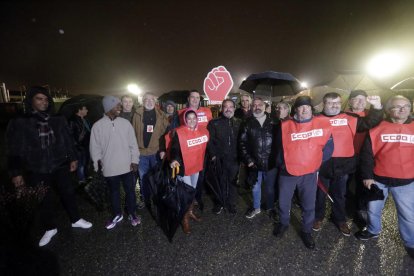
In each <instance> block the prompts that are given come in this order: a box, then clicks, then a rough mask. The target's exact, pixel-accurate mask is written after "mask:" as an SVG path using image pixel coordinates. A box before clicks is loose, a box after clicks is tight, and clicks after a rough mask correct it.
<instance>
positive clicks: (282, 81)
mask: <svg viewBox="0 0 414 276" xmlns="http://www.w3.org/2000/svg"><path fill="white" fill-rule="evenodd" d="M240 89H242V90H244V91H247V92H250V93H254V95H263V96H268V97H272V98H273V97H279V96H289V95H295V94H297V93H298V92H299V91H301V90H303V88H302V86H301V84H300V82H299V80H298V79H296V78H295V77H294V76H292V75H291V74H289V73H283V72H274V71H267V72H263V73H258V74H252V75H250V76H249V77H247V79H245V80H244V81H243V82H242V84H241V85H240Z"/></svg>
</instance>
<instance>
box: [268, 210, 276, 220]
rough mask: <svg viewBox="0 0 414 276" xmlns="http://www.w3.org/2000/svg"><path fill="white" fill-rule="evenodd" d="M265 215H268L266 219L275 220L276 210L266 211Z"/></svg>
mask: <svg viewBox="0 0 414 276" xmlns="http://www.w3.org/2000/svg"><path fill="white" fill-rule="evenodd" d="M266 214H267V215H268V217H269V218H270V219H275V218H276V210H275V209H268V210H266Z"/></svg>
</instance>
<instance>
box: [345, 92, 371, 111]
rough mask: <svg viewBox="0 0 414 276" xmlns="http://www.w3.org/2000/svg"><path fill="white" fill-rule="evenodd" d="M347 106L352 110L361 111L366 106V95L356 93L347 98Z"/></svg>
mask: <svg viewBox="0 0 414 276" xmlns="http://www.w3.org/2000/svg"><path fill="white" fill-rule="evenodd" d="M349 107H350V108H351V110H352V111H354V112H362V111H364V110H365V108H366V107H367V97H365V96H364V95H358V96H356V97H353V98H351V99H349Z"/></svg>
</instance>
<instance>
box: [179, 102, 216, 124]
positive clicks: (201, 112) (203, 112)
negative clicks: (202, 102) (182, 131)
mask: <svg viewBox="0 0 414 276" xmlns="http://www.w3.org/2000/svg"><path fill="white" fill-rule="evenodd" d="M187 109H188V108H184V109H181V110H178V117H179V118H180V125H182V126H185V122H184V113H185V111H186V110H187ZM196 113H197V118H198V126H199V127H207V124H208V122H209V121H210V120H211V119H213V115H212V114H211V110H210V108H208V107H199V108H198V109H197V110H196Z"/></svg>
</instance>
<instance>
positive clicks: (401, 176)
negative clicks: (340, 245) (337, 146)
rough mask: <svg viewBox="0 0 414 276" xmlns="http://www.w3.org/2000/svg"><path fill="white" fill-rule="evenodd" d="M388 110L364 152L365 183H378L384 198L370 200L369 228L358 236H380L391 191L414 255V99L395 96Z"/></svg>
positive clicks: (403, 235)
mask: <svg viewBox="0 0 414 276" xmlns="http://www.w3.org/2000/svg"><path fill="white" fill-rule="evenodd" d="M385 111H386V113H387V119H386V120H384V121H382V122H381V123H380V124H379V125H378V126H377V127H375V128H373V129H371V130H370V131H369V134H368V135H367V139H366V140H365V142H364V145H363V147H362V149H361V153H360V158H361V159H360V162H361V164H360V166H361V175H362V178H363V182H364V186H365V187H366V188H367V189H373V185H374V184H375V185H376V186H377V187H378V188H379V189H380V190H381V191H382V192H383V195H384V199H383V200H374V201H369V203H368V221H367V228H366V230H363V231H360V232H358V233H356V234H355V236H356V237H357V238H358V239H360V240H364V241H365V240H369V239H374V238H378V236H379V234H380V232H381V213H382V210H383V208H384V205H385V201H386V200H387V197H388V194H389V193H391V194H392V197H393V199H394V203H395V205H396V208H397V216H398V228H399V231H400V235H401V238H402V240H403V242H404V246H405V248H406V250H407V253H408V255H410V256H411V257H412V258H414V161H413V155H414V142H413V140H414V139H413V137H414V122H413V121H412V119H411V118H410V113H411V103H410V100H409V99H407V98H405V97H403V96H393V97H391V98H390V99H389V100H388V101H387V103H386V105H385Z"/></svg>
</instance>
